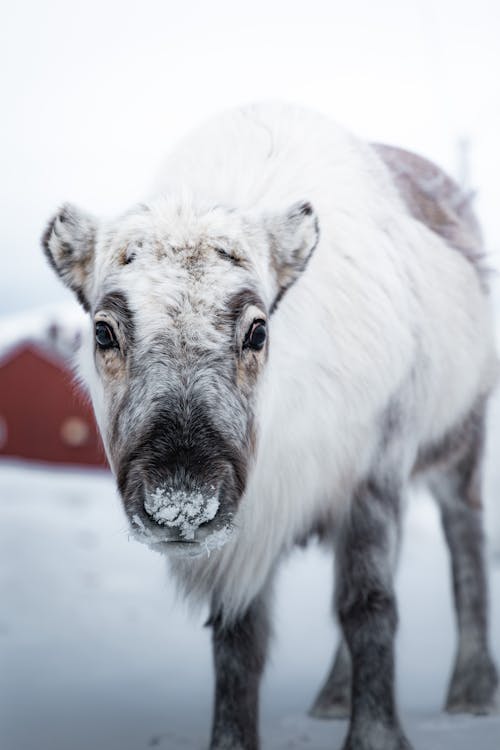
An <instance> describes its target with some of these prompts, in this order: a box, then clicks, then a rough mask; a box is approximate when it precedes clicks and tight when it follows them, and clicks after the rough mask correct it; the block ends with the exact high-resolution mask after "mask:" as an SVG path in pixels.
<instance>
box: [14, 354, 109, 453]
mask: <svg viewBox="0 0 500 750" xmlns="http://www.w3.org/2000/svg"><path fill="white" fill-rule="evenodd" d="M0 455H3V456H13V457H19V458H27V459H32V460H36V461H47V462H51V463H58V464H84V465H87V466H105V465H106V461H105V457H104V450H103V448H102V445H101V442H100V438H99V436H98V432H97V428H96V424H95V420H94V415H93V413H92V409H91V407H90V406H89V404H88V402H87V400H86V397H85V395H84V394H83V393H82V391H81V390H80V389H79V387H78V386H77V384H76V383H75V382H74V378H73V375H72V373H71V371H70V370H69V368H68V366H67V365H66V364H65V362H64V360H63V358H62V357H59V356H58V354H57V352H55V351H52V349H49V348H48V347H45V346H42V345H39V344H36V343H32V342H25V343H21V344H18V345H17V346H16V347H14V348H12V349H10V350H9V351H8V352H7V353H6V354H4V355H3V356H2V358H1V360H0Z"/></svg>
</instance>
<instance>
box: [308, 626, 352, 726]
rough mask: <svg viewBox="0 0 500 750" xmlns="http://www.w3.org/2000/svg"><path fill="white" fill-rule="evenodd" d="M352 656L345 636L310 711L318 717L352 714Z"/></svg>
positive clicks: (347, 716)
mask: <svg viewBox="0 0 500 750" xmlns="http://www.w3.org/2000/svg"><path fill="white" fill-rule="evenodd" d="M351 671H352V670H351V657H350V655H349V649H348V648H347V644H346V642H345V640H344V638H343V636H342V637H341V640H340V643H339V645H338V646H337V651H336V652H335V656H334V659H333V664H332V666H331V669H330V671H329V673H328V676H327V678H326V680H325V682H324V684H323V686H322V687H321V689H320V691H319V693H318V695H317V696H316V698H315V700H314V703H313V705H312V707H311V709H310V711H309V713H310V715H311V716H314V717H315V718H316V719H348V718H349V716H350V715H351Z"/></svg>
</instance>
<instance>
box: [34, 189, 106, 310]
mask: <svg viewBox="0 0 500 750" xmlns="http://www.w3.org/2000/svg"><path fill="white" fill-rule="evenodd" d="M96 227H97V224H96V222H95V220H94V219H93V218H92V217H91V216H89V215H88V214H85V213H83V212H82V211H80V210H79V209H78V208H76V207H75V206H72V205H71V204H69V203H66V204H65V205H64V206H62V208H61V209H60V211H58V213H57V214H56V215H55V216H54V218H53V219H51V221H50V222H49V224H48V226H47V229H46V230H45V232H44V234H43V236H42V247H43V249H44V251H45V255H46V256H47V259H48V261H49V263H50V265H51V266H52V268H53V269H54V271H55V272H56V273H57V274H58V276H60V278H61V279H62V281H63V282H64V284H66V286H68V287H69V288H70V289H71V290H72V291H73V292H74V293H75V294H76V296H77V298H78V301H79V302H80V304H81V305H82V306H83V308H84V309H85V310H86V311H88V310H89V309H90V304H89V301H88V299H89V298H88V288H89V286H90V278H91V273H92V265H93V260H94V247H95V235H96Z"/></svg>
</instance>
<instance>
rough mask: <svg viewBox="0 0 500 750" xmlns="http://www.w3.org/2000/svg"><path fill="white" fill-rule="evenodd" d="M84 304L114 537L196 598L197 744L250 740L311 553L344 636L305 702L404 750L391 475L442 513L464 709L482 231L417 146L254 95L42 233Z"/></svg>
mask: <svg viewBox="0 0 500 750" xmlns="http://www.w3.org/2000/svg"><path fill="white" fill-rule="evenodd" d="M43 247H44V249H45V253H46V255H47V258H48V260H49V262H50V264H51V265H52V266H53V268H54V270H55V271H56V273H57V274H58V275H59V276H60V277H61V279H62V281H63V282H64V283H65V284H66V285H67V286H68V287H69V288H70V289H72V290H73V292H74V293H75V294H76V296H77V298H78V300H79V302H80V303H81V304H82V305H83V307H84V308H85V310H86V311H87V312H88V314H89V321H90V325H89V335H88V337H87V339H86V341H85V343H84V344H83V346H82V351H81V355H80V360H81V363H80V368H81V372H82V376H83V378H84V380H85V381H86V382H87V384H88V388H89V391H90V395H91V398H92V402H93V405H94V409H95V414H96V418H97V421H98V424H99V428H100V432H101V434H102V437H103V441H104V444H105V447H106V451H107V455H108V459H109V463H110V466H111V467H112V470H113V472H114V474H115V476H116V480H117V484H118V488H119V491H120V494H121V497H122V499H123V504H124V508H125V511H126V514H127V516H128V519H129V521H130V525H131V528H132V529H133V531H134V534H135V536H136V537H137V538H138V539H139V540H140V541H142V542H144V543H146V544H148V545H150V546H151V547H152V548H154V549H155V550H157V551H160V552H162V553H165V555H166V556H167V559H168V560H169V563H170V567H171V570H172V573H173V575H174V576H175V578H176V580H177V582H178V584H179V586H180V587H181V589H182V590H183V591H185V593H186V594H187V595H188V596H189V597H191V598H193V599H194V600H196V601H201V602H204V601H207V602H209V603H210V618H209V624H210V626H211V628H212V633H213V652H214V662H215V709H214V718H213V728H212V736H211V744H210V748H211V750H223V749H226V750H227V749H234V750H236V749H238V750H256V748H258V746H259V740H258V693H259V683H260V679H261V675H262V672H263V669H264V665H265V662H266V656H267V652H268V643H269V633H270V599H271V593H272V583H273V577H274V574H275V571H276V569H277V567H278V564H279V562H280V561H281V559H282V558H284V557H285V556H286V555H287V553H288V552H289V551H290V550H291V549H292V548H293V547H294V545H296V544H298V543H304V542H305V541H306V540H307V539H309V538H310V537H312V536H318V537H319V538H320V539H321V541H322V543H323V544H325V545H326V546H327V547H328V548H330V549H331V550H332V552H333V551H334V552H335V573H336V592H335V608H336V613H337V616H338V619H339V621H340V624H341V627H342V632H343V639H342V642H341V643H340V645H339V647H338V650H337V653H336V656H335V659H334V663H333V666H332V669H331V671H330V673H329V675H328V677H327V680H326V683H325V684H324V686H323V688H322V689H321V691H320V693H319V695H318V697H317V699H316V701H315V702H314V705H313V708H312V714H313V715H315V716H322V717H337V716H342V717H344V716H349V717H350V724H349V729H348V733H347V737H346V740H345V744H344V750H403V749H404V750H407V749H408V748H410V743H409V741H408V739H407V738H406V737H405V734H404V732H403V730H402V728H401V724H400V721H399V718H398V711H397V707H396V700H395V694H394V637H395V633H396V628H397V619H398V616H397V605H396V600H395V595H394V587H393V575H394V569H395V565H396V561H397V556H398V546H399V540H400V533H401V518H402V512H403V506H404V502H405V496H406V491H407V488H408V487H409V485H410V484H411V482H412V481H413V480H414V479H415V478H417V477H420V478H421V479H423V480H425V481H427V482H428V484H429V486H430V487H431V489H432V490H433V492H434V494H435V496H436V499H437V501H438V503H439V507H440V510H441V517H442V522H443V526H444V531H445V536H446V541H447V543H448V546H449V550H450V554H451V563H452V573H453V591H454V597H455V607H456V613H457V624H458V636H459V638H458V651H457V657H456V663H455V667H454V670H453V675H452V678H451V682H450V687H449V691H448V697H447V700H446V709H447V710H448V711H450V712H470V713H474V714H482V713H487V712H489V711H491V710H493V708H494V707H495V705H496V704H495V701H496V688H497V682H498V680H497V672H496V669H495V665H494V663H493V660H492V657H491V655H490V648H489V645H488V606H487V584H486V571H485V565H484V561H483V531H482V512H481V507H482V503H481V456H482V446H483V440H484V430H485V427H484V419H485V409H486V404H487V400H488V395H489V393H490V392H491V390H492V387H493V384H494V381H495V378H496V371H497V359H496V353H495V348H494V340H493V332H492V316H491V313H490V304H489V301H488V293H487V274H486V273H485V269H484V267H483V266H484V263H483V260H482V245H481V237H480V233H479V230H478V226H477V223H476V221H475V219H474V217H473V214H472V212H471V210H470V207H469V205H468V202H467V199H466V197H465V196H463V195H462V193H461V191H460V190H459V188H458V187H457V186H456V185H455V184H454V183H453V182H452V181H451V180H450V179H449V178H447V177H446V176H444V175H443V174H442V173H441V172H440V171H439V170H438V169H437V168H435V167H434V166H433V165H431V164H430V163H429V162H426V161H425V160H423V159H421V158H420V157H416V156H414V155H412V154H409V153H408V152H404V151H402V150H399V149H393V148H390V147H384V146H372V145H369V144H367V143H363V142H361V141H359V140H357V139H356V138H354V137H353V136H351V135H350V134H348V133H346V132H344V131H343V130H342V129H341V128H339V127H338V126H336V125H335V124H333V123H332V122H330V121H329V120H328V119H327V118H325V117H323V116H320V115H318V114H315V113H312V112H309V111H306V110H302V109H300V108H298V107H292V106H288V105H280V104H265V105H254V106H250V107H246V108H243V109H238V110H236V111H231V112H228V113H226V114H224V115H222V116H220V117H219V118H216V119H214V120H213V121H212V122H210V123H208V124H207V125H205V126H204V127H202V128H201V130H199V131H198V132H197V133H194V134H193V135H191V136H190V137H188V138H187V139H186V140H185V141H184V142H183V143H181V144H180V145H179V147H178V148H177V150H176V151H175V153H174V154H173V155H172V156H171V157H170V159H169V160H168V161H167V163H166V165H165V168H164V177H163V178H162V181H161V183H160V184H159V185H158V189H157V193H156V194H155V197H153V198H152V199H151V200H149V201H147V202H146V203H144V204H142V205H138V206H135V207H134V208H132V209H131V210H130V211H128V213H126V214H124V215H123V216H120V217H119V218H118V219H116V220H107V221H98V220H97V219H95V218H94V217H92V216H90V215H88V214H86V213H83V212H81V211H80V210H78V209H77V208H75V207H74V206H72V205H65V206H63V207H62V209H61V210H60V211H59V212H58V213H57V214H56V215H55V217H54V218H53V219H52V220H51V221H50V223H49V225H48V228H47V230H46V232H45V234H44V237H43Z"/></svg>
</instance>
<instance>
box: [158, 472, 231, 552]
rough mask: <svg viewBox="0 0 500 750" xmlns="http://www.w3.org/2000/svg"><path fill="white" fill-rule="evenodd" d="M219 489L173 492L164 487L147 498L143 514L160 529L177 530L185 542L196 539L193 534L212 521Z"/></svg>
mask: <svg viewBox="0 0 500 750" xmlns="http://www.w3.org/2000/svg"><path fill="white" fill-rule="evenodd" d="M218 495H219V493H218V489H217V488H216V487H210V488H208V490H205V491H201V490H184V489H174V488H173V487H170V486H167V485H164V486H161V487H157V488H156V489H155V490H154V491H153V492H151V493H148V494H147V495H146V499H145V501H144V510H145V511H146V513H147V514H148V516H149V517H150V518H151V519H152V520H154V521H155V522H156V523H157V524H158V525H159V526H167V527H168V528H170V529H177V530H178V531H179V533H180V536H181V538H182V539H183V540H185V541H191V540H193V539H194V537H195V532H196V530H197V529H198V528H199V527H200V526H201V525H202V524H204V523H209V522H210V521H212V520H213V519H214V518H215V516H216V514H217V511H218V510H219V504H220V503H219V499H218Z"/></svg>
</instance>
